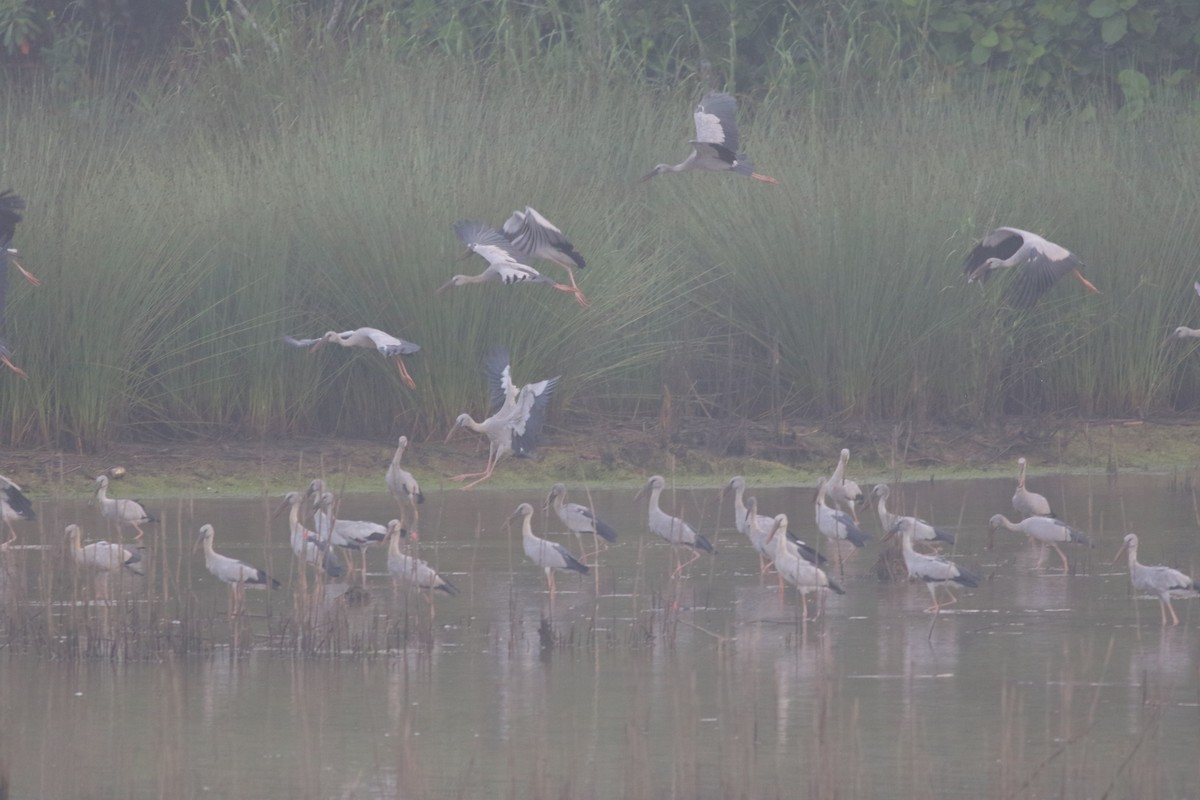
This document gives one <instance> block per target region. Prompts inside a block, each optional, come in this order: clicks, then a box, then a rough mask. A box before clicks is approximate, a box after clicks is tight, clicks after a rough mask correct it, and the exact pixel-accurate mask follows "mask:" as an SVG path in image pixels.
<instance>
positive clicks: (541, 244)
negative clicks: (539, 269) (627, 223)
mask: <svg viewBox="0 0 1200 800" xmlns="http://www.w3.org/2000/svg"><path fill="white" fill-rule="evenodd" d="M500 233H501V235H503V236H504V238H505V239H507V240H508V243H509V246H510V247H511V248H512V251H513V252H514V253H515V254H517V255H520V256H522V257H523V258H541V259H545V260H546V261H552V262H554V263H555V264H558V265H559V266H561V267H562V268H563V269H565V270H566V271H567V274H568V275H569V276H571V286H572V288H574V289H575V290H576V295H575V297H576V299H577V300H579V302H580V304H581V305H587V300H586V298H584V296H583V292H581V291H579V287H578V285H577V284H576V283H575V269H576V268H579V269H583V268H584V267H586V266H587V262H586V261H584V260H583V256H581V255H579V251H577V250H576V249H575V245H573V244H571V241H570V240H569V239H567V237H566V236H565V235H564V234H563V232H562V231H561V230H559V229H558V228H557V227H556V226H555V225H554V224H553V223H552V222H550V220H548V219H546V218H545V217H543V216H542V215H541V214H539V213H538V211H537V209H535V208H534V207H533V206H525V210H524V211H514V212H513V213H512V216H511V217H509V218H508V219H507V220H505V222H504V226H503V227H502V228H501V229H500Z"/></svg>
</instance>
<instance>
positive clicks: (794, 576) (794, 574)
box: [766, 514, 846, 622]
mask: <svg viewBox="0 0 1200 800" xmlns="http://www.w3.org/2000/svg"><path fill="white" fill-rule="evenodd" d="M787 522H788V519H787V514H780V515H778V516H777V517H775V519H774V520H773V521H772V523H771V528H770V533H768V534H767V540H766V545H767V547H769V548H770V550H771V560H772V563H774V564H775V571H776V572H778V573H779V574H780V575H782V576H783V578H784V580H786V581H787V582H788V583H790V584H791V585H792V586H795V587H796V591H797V592H799V593H800V614H801V617H802V618H803V619H804V621H805V622H808V594H809V593H810V592H816V591H819V590H821V589H828V590H830V591H833V592H837V593H838V594H845V593H846V590H845V589H843V588H842V587H841V585H840V584H838V582H837V581H835V580H833V579H832V578H830V577H829V576H828V575H826V574H825V570H823V569H821V568H820V567H818V566H816V565H815V564H812V563H809V562H808V561H806V560H805V559H803V558H801V557H800V554H799V553H798V552H796V551H795V550H794V549H793V548H792V547H791V546H790V543H789V542H788V540H787ZM820 609H821V605H820V604H818V605H817V616H816V617H814V618H813V619H816V618H817V617H820V616H821V610H820Z"/></svg>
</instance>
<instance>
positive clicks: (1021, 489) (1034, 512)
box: [1012, 456, 1054, 517]
mask: <svg viewBox="0 0 1200 800" xmlns="http://www.w3.org/2000/svg"><path fill="white" fill-rule="evenodd" d="M1012 505H1013V511H1016V512H1017V513H1018V514H1020V515H1021V516H1022V517H1053V516H1054V512H1053V511H1051V510H1050V501H1049V500H1047V499H1046V498H1045V497H1044V496H1042V495H1040V494H1038V493H1037V492H1031V491H1029V490H1028V489H1026V488H1025V457H1024V456H1022V457H1021V458H1018V459H1017V490H1016V491H1015V492H1013V498H1012Z"/></svg>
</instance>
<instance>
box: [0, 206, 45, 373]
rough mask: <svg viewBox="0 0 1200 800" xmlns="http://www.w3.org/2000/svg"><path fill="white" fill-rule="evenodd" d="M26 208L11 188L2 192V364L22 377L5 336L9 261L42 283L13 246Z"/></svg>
mask: <svg viewBox="0 0 1200 800" xmlns="http://www.w3.org/2000/svg"><path fill="white" fill-rule="evenodd" d="M24 210H25V201H24V200H22V199H21V197H20V196H19V195H15V194H13V193H12V190H11V189H9V190H7V191H3V192H0V364H4V366H6V367H8V368H9V369H10V370H12V371H13V372H14V373H16V374H17V375H19V376H21V377H22V378H27V377H29V376H28V375H26V374H25V371H24V370H22V369H21V368H20V367H18V366H17V365H16V364H14V363H12V361H10V360H9V356H11V355H12V350H11V349H10V348H9V345H8V340H7V339H6V338H5V336H4V303H5V296H6V294H7V293H8V264H9V262H12V264H13V266H15V267H16V268H17V269H19V270H20V271H21V274H22V275H24V276H25V280H27V281H29V282H30V283H31V284H32V285H34V286H39V285H41V281H39V280H38V279H37V278H35V277H33V276H32V275H30V274H29V273H28V272H27V271H26V270H25V268H24V267H22V266H21V265H20V264H18V263H17V259H16V258H15V256H16V254H17V251H16V248H14V247H12V246H11V245H12V239H13V235H14V234H15V233H16V231H17V223H18V222H20V221H21V219H22V217H21V214H20V212H21V211H24Z"/></svg>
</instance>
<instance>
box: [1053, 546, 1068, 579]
mask: <svg viewBox="0 0 1200 800" xmlns="http://www.w3.org/2000/svg"><path fill="white" fill-rule="evenodd" d="M1050 546H1051V547H1053V548H1054V552H1056V553H1058V557H1059V558H1061V559H1062V565H1063V575H1070V574H1071V568H1070V567H1069V566H1068V565H1067V557H1066V555H1065V554H1064V553H1063V551H1062V550H1061V549H1060V548H1059V546H1058V545H1056V544H1053V543H1051V545H1050Z"/></svg>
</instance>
